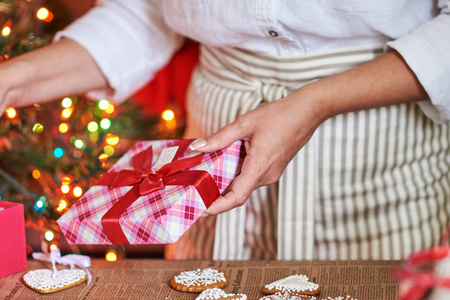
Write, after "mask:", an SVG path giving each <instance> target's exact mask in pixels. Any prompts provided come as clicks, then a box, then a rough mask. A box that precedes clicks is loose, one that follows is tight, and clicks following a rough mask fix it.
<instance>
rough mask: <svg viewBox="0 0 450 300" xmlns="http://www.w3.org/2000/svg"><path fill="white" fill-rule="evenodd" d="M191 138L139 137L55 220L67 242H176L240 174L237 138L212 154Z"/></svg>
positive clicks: (241, 150) (240, 152)
mask: <svg viewBox="0 0 450 300" xmlns="http://www.w3.org/2000/svg"><path fill="white" fill-rule="evenodd" d="M191 142H192V140H169V141H142V142H138V143H136V144H135V145H134V146H133V147H132V148H131V149H130V150H129V151H128V152H127V153H125V155H124V156H123V157H122V158H121V159H120V160H119V161H118V162H117V163H116V164H115V165H114V166H113V167H112V168H111V169H110V170H109V171H108V172H106V173H105V174H104V175H103V176H102V177H101V178H100V179H99V180H98V182H97V183H96V184H95V185H94V186H92V187H91V188H90V189H89V190H88V191H87V192H86V194H84V195H83V196H82V197H81V198H80V199H79V200H78V201H77V202H76V203H75V204H74V205H73V206H72V207H71V208H70V209H69V210H68V211H67V212H66V213H65V214H64V215H63V216H61V218H59V219H58V224H59V226H60V227H61V230H62V232H63V233H64V235H65V237H66V239H67V241H68V242H69V243H70V244H115V245H128V244H167V243H173V242H175V241H177V240H178V239H179V238H180V237H181V236H182V235H183V233H184V232H186V230H187V229H188V228H189V227H190V226H192V224H193V223H194V222H195V221H196V220H197V219H198V218H199V217H200V216H201V214H202V213H203V212H204V211H205V210H206V209H207V208H208V207H209V206H210V205H211V203H212V202H213V201H214V200H215V199H217V197H218V196H219V195H220V193H222V192H223V191H224V190H225V188H226V187H227V186H228V185H229V184H230V183H231V181H232V180H233V179H234V178H235V177H236V176H237V175H238V174H239V172H240V168H241V164H242V161H243V159H244V156H245V152H244V148H243V145H242V143H241V142H240V141H238V142H235V143H233V144H232V145H230V146H229V147H227V148H225V149H222V150H220V151H216V152H212V153H205V154H203V153H199V152H196V151H193V150H191V149H190V148H189V147H188V146H189V145H190V144H191Z"/></svg>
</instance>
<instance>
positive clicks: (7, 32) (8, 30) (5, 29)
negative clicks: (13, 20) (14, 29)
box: [2, 26, 11, 36]
mask: <svg viewBox="0 0 450 300" xmlns="http://www.w3.org/2000/svg"><path fill="white" fill-rule="evenodd" d="M10 34H11V28H10V27H9V26H5V27H3V29H2V35H3V36H8V35H10Z"/></svg>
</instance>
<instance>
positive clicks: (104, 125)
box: [100, 119, 111, 130]
mask: <svg viewBox="0 0 450 300" xmlns="http://www.w3.org/2000/svg"><path fill="white" fill-rule="evenodd" d="M100 127H101V128H103V129H105V130H106V129H108V128H109V127H111V120H110V119H103V120H101V121H100Z"/></svg>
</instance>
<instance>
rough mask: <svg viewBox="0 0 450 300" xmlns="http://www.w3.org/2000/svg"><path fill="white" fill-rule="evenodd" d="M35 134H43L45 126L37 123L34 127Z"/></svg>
mask: <svg viewBox="0 0 450 300" xmlns="http://www.w3.org/2000/svg"><path fill="white" fill-rule="evenodd" d="M32 130H33V132H34V133H36V134H40V133H42V131H44V125H42V124H41V123H36V124H34V125H33V129H32Z"/></svg>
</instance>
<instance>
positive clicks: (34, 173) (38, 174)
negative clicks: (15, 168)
mask: <svg viewBox="0 0 450 300" xmlns="http://www.w3.org/2000/svg"><path fill="white" fill-rule="evenodd" d="M31 176H33V178H34V179H38V178H39V177H41V172H39V170H33V172H31Z"/></svg>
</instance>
